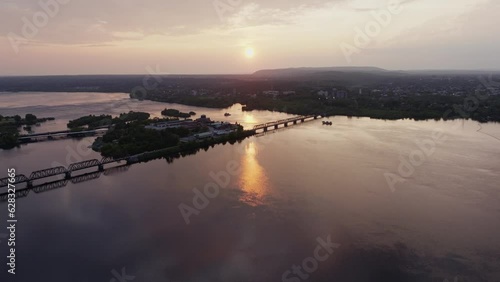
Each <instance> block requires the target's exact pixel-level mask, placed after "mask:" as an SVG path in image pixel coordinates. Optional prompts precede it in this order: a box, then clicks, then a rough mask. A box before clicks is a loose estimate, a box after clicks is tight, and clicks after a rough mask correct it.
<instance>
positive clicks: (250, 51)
mask: <svg viewBox="0 0 500 282" xmlns="http://www.w3.org/2000/svg"><path fill="white" fill-rule="evenodd" d="M254 56H255V50H254V49H253V48H252V47H247V48H246V49H245V57H247V58H248V59H251V58H253V57H254Z"/></svg>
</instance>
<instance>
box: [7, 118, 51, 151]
mask: <svg viewBox="0 0 500 282" xmlns="http://www.w3.org/2000/svg"><path fill="white" fill-rule="evenodd" d="M49 120H54V118H53V117H50V118H38V117H37V116H35V115H33V114H26V115H25V116H24V118H22V117H21V116H19V115H15V116H6V117H4V116H2V115H0V148H1V149H12V148H14V147H16V146H17V145H18V144H19V142H18V138H19V129H20V128H21V127H22V126H25V129H26V130H31V126H32V125H35V124H38V123H42V122H46V121H49Z"/></svg>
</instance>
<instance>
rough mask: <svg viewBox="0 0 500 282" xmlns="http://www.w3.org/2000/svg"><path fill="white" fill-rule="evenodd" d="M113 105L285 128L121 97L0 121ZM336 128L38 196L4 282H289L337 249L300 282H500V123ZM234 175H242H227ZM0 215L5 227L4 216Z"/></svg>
mask: <svg viewBox="0 0 500 282" xmlns="http://www.w3.org/2000/svg"><path fill="white" fill-rule="evenodd" d="M70 103H76V105H68V104H70ZM110 105H119V108H120V110H121V111H122V112H123V111H125V110H127V109H133V110H137V111H138V110H141V111H147V112H150V113H152V114H153V115H154V116H158V115H159V112H160V111H161V110H162V109H164V108H165V107H173V108H177V109H180V110H183V111H191V110H194V111H195V112H197V113H198V114H207V115H208V116H210V117H212V118H213V119H215V120H229V121H232V122H235V121H237V122H240V123H242V124H243V125H244V126H245V127H252V126H253V125H254V124H258V123H261V122H266V121H272V120H277V119H281V118H285V117H288V115H286V114H279V113H272V112H267V111H255V112H252V113H242V112H241V111H240V108H241V106H239V105H236V106H234V107H232V108H230V109H225V110H213V109H204V108H194V107H188V106H180V105H166V104H161V103H155V102H149V101H144V102H139V101H129V100H128V98H127V95H124V94H119V93H117V94H99V93H80V94H78V93H59V94H56V93H15V94H12V93H3V94H0V114H2V115H9V114H25V113H28V112H31V113H35V114H36V115H38V116H54V117H56V118H57V120H56V121H55V122H53V123H49V124H44V125H42V126H41V127H40V128H37V131H46V130H52V129H55V130H58V129H64V127H65V124H66V122H67V120H70V119H73V118H76V117H79V116H82V115H86V114H89V113H92V114H102V113H110V114H118V113H119V112H120V110H115V109H110ZM225 112H231V113H232V114H233V115H232V116H231V117H230V118H225V117H224V113H225ZM331 120H332V121H333V123H334V125H333V126H331V127H325V126H322V125H321V121H320V120H318V121H312V122H309V123H306V124H303V125H298V126H294V127H290V128H288V129H286V130H278V131H277V132H274V133H270V134H267V135H265V136H260V137H252V138H249V139H246V140H244V141H242V142H241V143H236V144H234V145H230V144H226V145H219V146H215V147H214V148H210V149H209V150H207V151H205V150H202V151H200V152H199V153H198V154H196V155H190V156H186V157H184V158H180V159H175V160H174V161H173V162H171V161H169V162H167V160H165V159H162V160H156V161H151V162H148V163H144V164H138V165H133V166H130V167H123V168H121V169H111V170H108V171H106V172H105V173H102V174H96V175H93V178H95V179H93V180H89V181H86V182H82V183H78V184H73V183H71V182H68V183H67V185H66V186H65V187H62V188H59V189H55V190H51V191H47V192H41V191H38V192H39V193H37V192H36V191H30V193H29V194H28V195H27V196H26V197H24V198H20V199H18V202H17V216H18V220H19V222H18V227H17V244H18V246H17V254H16V256H17V259H18V260H17V275H16V276H15V278H14V279H13V278H12V277H8V279H9V280H4V278H3V277H5V278H7V276H5V271H4V270H2V273H1V274H0V277H2V279H1V281H40V280H41V281H111V280H112V279H113V278H114V274H113V270H116V271H118V272H121V271H122V269H123V268H125V270H126V273H127V274H128V275H131V276H135V279H134V280H133V281H286V280H282V275H283V273H285V272H286V271H287V270H290V271H292V265H294V264H295V265H302V263H303V261H304V260H307V258H308V257H313V256H314V251H315V249H316V247H317V246H318V242H317V239H318V238H323V239H324V240H326V238H327V237H328V236H330V238H331V241H332V242H334V243H336V244H339V245H340V246H339V247H338V248H336V249H335V251H334V252H333V253H332V254H331V255H330V256H329V257H328V258H327V259H326V260H325V261H323V262H319V263H318V266H317V269H315V270H314V271H311V273H308V274H307V275H308V276H307V278H308V279H307V281H440V282H441V281H445V279H448V280H449V281H454V279H455V278H457V281H500V263H499V261H500V240H499V239H498V238H500V188H499V183H500V161H499V160H500V141H499V140H498V139H497V138H500V125H498V124H486V125H482V127H481V126H480V125H478V124H477V123H476V122H470V121H453V122H436V121H426V122H415V121H382V120H371V119H366V118H363V119H355V118H353V119H349V118H347V117H335V118H331ZM436 130H439V132H441V135H442V136H443V138H445V140H444V141H443V142H441V143H440V144H437V145H436V146H432V147H431V148H433V150H432V153H431V154H430V155H429V156H428V157H425V160H424V161H423V162H422V163H421V164H419V165H418V166H414V171H413V173H412V174H411V175H409V176H407V177H406V178H405V181H404V182H402V183H397V184H396V185H395V186H394V187H393V188H394V190H391V187H390V185H389V184H388V182H387V180H386V177H385V175H386V174H387V173H393V174H395V175H397V174H398V166H400V164H401V163H402V162H404V161H402V159H403V160H404V159H408V156H410V155H415V152H419V147H418V145H417V143H425V142H427V141H428V140H431V139H432V136H433V134H436V133H435V131H436ZM91 142H92V138H87V139H82V140H60V141H53V142H44V143H37V144H30V145H28V146H22V147H21V148H19V149H15V150H10V151H0V159H1V165H0V172H1V171H4V172H5V173H6V169H7V168H8V167H15V168H16V169H17V171H18V172H19V173H24V174H29V173H31V171H33V170H37V169H42V168H46V167H50V166H52V165H56V164H62V165H67V164H69V163H71V162H75V161H79V160H86V159H92V158H99V154H97V153H95V152H92V151H90V150H89V149H88V148H87V146H88V145H89V144H90V143H91ZM427 143H428V142H427ZM228 165H229V166H230V167H231V168H237V169H238V171H237V172H236V173H234V174H228V171H232V169H231V170H228ZM5 173H4V174H5ZM214 174H215V175H219V176H220V175H226V176H227V175H229V177H227V178H221V179H223V180H224V181H222V184H224V185H222V187H221V188H220V193H219V194H218V195H217V196H216V197H214V198H212V199H209V200H208V204H206V203H205V204H206V207H205V208H203V209H201V210H199V211H198V214H196V215H192V216H191V217H189V220H190V223H189V224H186V222H185V219H184V218H183V216H182V214H181V212H180V210H179V205H180V204H182V203H184V204H186V205H189V206H191V207H193V198H194V197H195V192H194V190H193V189H195V188H196V189H198V190H200V191H203V188H204V187H205V186H207V184H209V185H210V184H211V183H214V178H213V177H212V176H213V175H214ZM54 180H55V179H54ZM226 180H227V181H226ZM36 184H39V183H36ZM225 184H227V185H225ZM219 186H221V185H219ZM0 209H5V210H6V209H7V206H6V204H5V203H0ZM0 215H1V218H0V220H1V222H3V223H1V224H2V226H3V225H4V224H5V220H6V211H3V212H0ZM1 233H2V231H0V234H1ZM0 240H2V242H1V243H0V254H1V256H0V264H1V265H4V266H5V263H6V258H5V257H6V255H7V246H6V242H5V240H3V239H2V238H1V237H0ZM4 254H5V255H4ZM2 268H3V269H5V267H2ZM288 278H289V280H288V281H294V282H297V281H303V280H302V279H299V276H297V275H294V274H291V275H289V276H288Z"/></svg>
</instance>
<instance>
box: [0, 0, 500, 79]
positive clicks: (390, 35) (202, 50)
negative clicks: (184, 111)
mask: <svg viewBox="0 0 500 282" xmlns="http://www.w3.org/2000/svg"><path fill="white" fill-rule="evenodd" d="M390 2H391V1H386V0H331V1H327V0H307V1H306V0H304V1H300V0H258V1H255V0H254V1H251V0H216V1H213V0H183V1H180V0H176V1H172V0H41V1H39V0H1V2H0V19H1V20H0V21H1V24H0V66H1V68H0V75H44V74H142V73H146V68H147V67H148V66H150V67H153V68H158V69H159V70H160V71H161V73H166V74H167V73H172V74H174V73H175V74H178V73H184V74H200V73H210V74H213V73H216V74H221V73H251V72H254V71H256V70H259V69H264V68H282V67H301V66H309V67H314V66H378V67H382V68H387V69H500V56H498V50H500V28H498V27H499V26H500V19H499V15H500V1H493V0H405V1H403V0H402V1H400V7H398V8H397V11H398V13H392V12H390V7H391V6H390ZM393 2H394V1H393ZM40 3H51V5H49V6H50V7H51V9H48V10H47V9H44V8H43V7H42V5H41V4H40ZM54 3H56V5H54ZM392 7H395V6H392ZM46 10H47V11H48V12H47V11H46ZM49 12H50V13H49ZM374 13H377V14H379V15H381V14H384V15H387V14H390V19H388V18H387V17H385V18H384V19H385V20H386V22H381V23H382V24H378V26H379V27H380V29H379V30H372V35H373V36H369V40H370V42H369V43H368V44H367V45H365V46H356V43H355V37H356V36H357V34H358V33H357V31H356V29H359V30H365V29H366V28H367V26H368V27H370V26H372V27H373V23H375V18H376V17H375V16H374ZM49 14H50V15H49ZM27 22H28V23H27ZM370 23H371V24H370ZM26 26H29V27H26ZM33 27H34V28H35V31H34V29H33ZM26 31H28V32H26ZM342 46H344V49H345V46H352V47H353V48H357V50H358V52H356V53H353V54H352V55H351V56H350V58H347V57H346V56H345V55H344V51H342V50H343V49H342ZM358 47H360V48H358ZM351 50H352V49H351Z"/></svg>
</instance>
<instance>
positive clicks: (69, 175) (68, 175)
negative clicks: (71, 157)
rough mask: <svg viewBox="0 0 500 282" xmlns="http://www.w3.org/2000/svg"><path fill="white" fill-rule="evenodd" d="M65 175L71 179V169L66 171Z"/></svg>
mask: <svg viewBox="0 0 500 282" xmlns="http://www.w3.org/2000/svg"><path fill="white" fill-rule="evenodd" d="M64 177H65V178H66V179H70V178H71V171H66V172H65V173H64Z"/></svg>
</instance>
